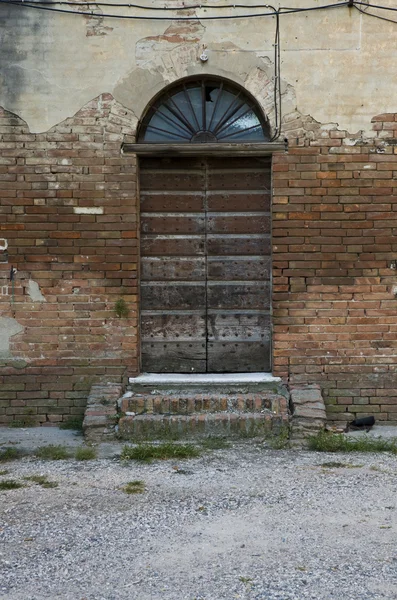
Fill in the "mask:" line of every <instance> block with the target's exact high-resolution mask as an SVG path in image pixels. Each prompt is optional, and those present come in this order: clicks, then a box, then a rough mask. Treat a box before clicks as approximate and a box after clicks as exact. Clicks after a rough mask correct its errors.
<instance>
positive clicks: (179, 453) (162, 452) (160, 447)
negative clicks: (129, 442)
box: [121, 442, 200, 462]
mask: <svg viewBox="0 0 397 600" xmlns="http://www.w3.org/2000/svg"><path fill="white" fill-rule="evenodd" d="M197 456H200V450H199V449H198V448H196V446H194V445H193V444H173V443H172V442H167V443H164V444H138V446H124V448H123V451H122V453H121V459H122V460H140V461H144V462H151V461H152V460H155V459H157V460H167V459H170V458H196V457H197Z"/></svg>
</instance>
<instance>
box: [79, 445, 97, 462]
mask: <svg viewBox="0 0 397 600" xmlns="http://www.w3.org/2000/svg"><path fill="white" fill-rule="evenodd" d="M74 457H75V459H76V460H92V459H93V458H96V450H95V448H91V447H90V446H82V447H81V448H77V450H76V452H75V455H74Z"/></svg>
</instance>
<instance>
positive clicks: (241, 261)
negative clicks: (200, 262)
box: [207, 256, 271, 281]
mask: <svg viewBox="0 0 397 600" xmlns="http://www.w3.org/2000/svg"><path fill="white" fill-rule="evenodd" d="M207 273H208V279H213V280H222V281H230V280H244V279H248V280H257V281H267V280H269V279H270V273H271V258H270V256H253V257H247V256H235V257H231V256H227V257H224V258H220V257H216V258H211V257H208V262H207Z"/></svg>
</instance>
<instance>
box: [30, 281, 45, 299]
mask: <svg viewBox="0 0 397 600" xmlns="http://www.w3.org/2000/svg"><path fill="white" fill-rule="evenodd" d="M28 295H29V297H30V299H31V300H32V301H33V302H47V300H46V299H45V298H44V296H43V294H42V293H41V291H40V288H39V284H38V283H37V282H36V281H33V279H29V281H28Z"/></svg>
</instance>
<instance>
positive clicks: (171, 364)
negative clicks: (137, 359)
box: [142, 342, 207, 373]
mask: <svg viewBox="0 0 397 600" xmlns="http://www.w3.org/2000/svg"><path fill="white" fill-rule="evenodd" d="M206 366H207V365H206V344H205V342H194V343H193V342H168V343H163V342H143V343H142V369H143V371H147V372H149V373H150V372H155V373H205V372H206Z"/></svg>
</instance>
